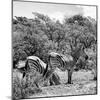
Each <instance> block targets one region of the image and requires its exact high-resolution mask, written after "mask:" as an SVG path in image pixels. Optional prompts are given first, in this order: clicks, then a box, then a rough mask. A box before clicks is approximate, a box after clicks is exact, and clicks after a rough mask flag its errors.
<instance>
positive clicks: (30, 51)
mask: <svg viewBox="0 0 100 100" xmlns="http://www.w3.org/2000/svg"><path fill="white" fill-rule="evenodd" d="M33 15H34V18H33V19H28V18H26V17H17V16H16V17H15V19H13V38H12V39H13V62H18V61H19V60H25V59H26V57H27V56H30V55H35V56H38V57H39V58H40V59H42V60H43V61H44V62H45V63H46V62H47V54H48V52H50V51H55V52H58V53H62V54H64V55H67V54H70V55H71V56H72V57H78V55H79V51H80V50H81V48H84V51H85V50H86V49H91V48H92V47H93V48H96V45H97V37H96V36H97V31H96V30H97V22H96V21H95V20H94V19H92V18H91V17H83V16H82V15H75V16H72V17H70V18H67V17H65V19H64V22H63V23H60V22H59V21H54V20H52V19H50V17H49V16H47V15H43V14H40V13H37V12H33ZM94 52H96V49H95V51H94ZM75 55H77V56H75ZM75 59H76V58H75ZM83 65H84V64H83ZM83 65H82V66H83ZM79 69H81V66H80V67H79Z"/></svg>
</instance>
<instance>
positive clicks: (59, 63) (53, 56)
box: [48, 48, 88, 84]
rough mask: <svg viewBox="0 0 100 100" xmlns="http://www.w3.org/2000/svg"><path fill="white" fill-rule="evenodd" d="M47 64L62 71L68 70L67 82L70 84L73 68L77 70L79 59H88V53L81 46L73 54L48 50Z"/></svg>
mask: <svg viewBox="0 0 100 100" xmlns="http://www.w3.org/2000/svg"><path fill="white" fill-rule="evenodd" d="M48 55H49V65H50V66H52V67H54V68H56V67H58V68H59V69H60V70H62V71H66V70H67V71H68V82H67V83H69V84H71V83H72V82H71V76H72V72H73V70H78V65H80V61H81V60H83V59H84V61H86V60H87V59H88V55H87V54H86V53H85V51H84V49H83V48H80V49H77V50H76V51H75V52H73V54H71V55H69V54H66V55H63V54H59V53H57V52H50V53H49V54H48Z"/></svg>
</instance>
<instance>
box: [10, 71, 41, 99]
mask: <svg viewBox="0 0 100 100" xmlns="http://www.w3.org/2000/svg"><path fill="white" fill-rule="evenodd" d="M33 76H34V77H33ZM39 76H40V75H39V74H38V73H36V72H34V73H29V74H27V76H26V78H25V79H22V78H21V77H20V76H19V73H18V71H15V72H13V86H12V91H13V92H12V93H13V99H14V100H18V99H24V98H27V97H28V96H30V95H32V94H35V93H39V92H41V91H42V90H41V89H40V88H37V87H36V84H35V80H36V79H38V77H39Z"/></svg>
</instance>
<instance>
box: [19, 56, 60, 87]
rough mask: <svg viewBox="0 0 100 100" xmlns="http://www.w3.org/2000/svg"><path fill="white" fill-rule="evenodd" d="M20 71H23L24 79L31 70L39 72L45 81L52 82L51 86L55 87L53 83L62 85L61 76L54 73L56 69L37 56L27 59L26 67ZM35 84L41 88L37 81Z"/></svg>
mask: <svg viewBox="0 0 100 100" xmlns="http://www.w3.org/2000/svg"><path fill="white" fill-rule="evenodd" d="M31 64H32V65H31ZM19 70H20V71H23V76H22V77H23V78H24V77H25V76H26V74H27V73H29V71H30V70H34V71H36V72H39V73H40V74H41V75H42V77H43V79H44V80H46V79H48V80H50V83H51V84H50V85H53V83H56V84H60V81H59V76H58V75H57V74H56V73H54V71H55V70H54V68H53V67H52V66H49V64H46V63H44V62H43V61H42V60H41V59H40V58H39V57H37V56H28V57H27V58H26V62H25V66H24V67H23V68H19ZM57 82H58V83H57ZM34 83H35V84H36V86H37V87H38V88H39V85H38V81H35V82H34Z"/></svg>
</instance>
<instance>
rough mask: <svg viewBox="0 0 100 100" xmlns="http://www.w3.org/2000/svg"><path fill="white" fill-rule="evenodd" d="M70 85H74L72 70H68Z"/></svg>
mask: <svg viewBox="0 0 100 100" xmlns="http://www.w3.org/2000/svg"><path fill="white" fill-rule="evenodd" d="M67 83H68V84H72V70H68V82H67Z"/></svg>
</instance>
